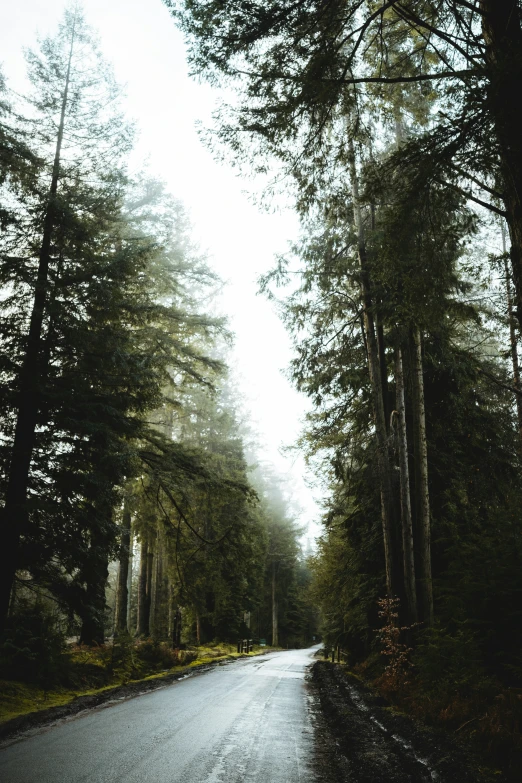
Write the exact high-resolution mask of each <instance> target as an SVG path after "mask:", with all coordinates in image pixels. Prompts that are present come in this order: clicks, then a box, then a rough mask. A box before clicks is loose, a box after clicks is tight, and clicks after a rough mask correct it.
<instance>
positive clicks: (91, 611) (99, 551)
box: [80, 531, 109, 645]
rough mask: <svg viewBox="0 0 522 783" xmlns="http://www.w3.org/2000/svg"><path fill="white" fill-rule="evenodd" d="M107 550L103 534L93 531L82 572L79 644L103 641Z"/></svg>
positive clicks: (107, 571) (100, 642)
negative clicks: (83, 589) (82, 598)
mask: <svg viewBox="0 0 522 783" xmlns="http://www.w3.org/2000/svg"><path fill="white" fill-rule="evenodd" d="M107 552H108V547H107V540H106V538H105V536H104V535H102V534H100V533H97V532H96V531H95V532H94V533H93V534H92V540H91V546H90V548H89V553H88V556H87V562H86V564H85V567H84V572H83V577H84V580H85V583H86V588H85V600H84V606H83V611H82V628H81V632H80V644H87V645H94V644H103V642H104V641H105V609H106V603H105V588H106V586H107V579H108V577H109V558H108V555H107Z"/></svg>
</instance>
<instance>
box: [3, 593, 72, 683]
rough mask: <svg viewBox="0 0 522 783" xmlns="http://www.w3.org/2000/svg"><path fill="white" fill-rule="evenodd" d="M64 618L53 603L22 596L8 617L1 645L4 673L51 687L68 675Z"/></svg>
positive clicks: (6, 675) (6, 676)
mask: <svg viewBox="0 0 522 783" xmlns="http://www.w3.org/2000/svg"><path fill="white" fill-rule="evenodd" d="M66 630H67V628H66V627H65V624H64V621H63V617H62V616H61V614H60V613H59V612H58V611H57V609H56V607H54V608H53V607H52V605H50V602H45V601H38V602H35V601H34V600H32V599H22V600H19V601H18V602H17V605H16V611H15V612H13V614H11V615H10V616H9V620H8V624H7V627H6V629H5V632H4V637H3V640H2V645H1V647H0V671H1V672H2V676H3V677H5V678H10V679H14V680H24V681H26V682H30V683H37V684H39V685H42V686H44V687H50V686H51V685H54V684H56V683H57V682H60V681H63V680H65V679H66V677H67V672H68V669H69V667H68V663H69V662H68V658H67V655H66V654H65V634H66Z"/></svg>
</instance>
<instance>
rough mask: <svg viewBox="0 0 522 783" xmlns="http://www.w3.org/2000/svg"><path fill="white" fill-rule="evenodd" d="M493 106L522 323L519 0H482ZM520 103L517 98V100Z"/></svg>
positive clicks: (521, 32)
mask: <svg viewBox="0 0 522 783" xmlns="http://www.w3.org/2000/svg"><path fill="white" fill-rule="evenodd" d="M480 11H481V13H482V14H483V16H482V34H483V36H484V41H485V44H486V66H487V75H488V81H489V85H488V96H487V101H488V108H489V110H490V112H491V115H492V117H493V122H494V124H495V133H496V137H497V141H498V143H499V148H500V162H501V171H502V178H503V201H504V205H505V208H506V220H507V223H508V226H509V233H510V236H511V265H512V269H513V281H514V284H515V292H516V301H517V307H516V315H517V318H518V321H519V323H520V324H521V326H522V114H521V112H520V111H518V110H517V107H516V104H517V102H518V101H519V99H518V98H517V97H516V96H517V95H518V96H520V95H521V94H522V28H521V24H520V11H519V3H518V1H517V0H481V2H480ZM514 102H515V103H514Z"/></svg>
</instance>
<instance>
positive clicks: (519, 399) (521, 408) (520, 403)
mask: <svg viewBox="0 0 522 783" xmlns="http://www.w3.org/2000/svg"><path fill="white" fill-rule="evenodd" d="M501 229H502V249H503V251H504V274H505V277H506V298H507V315H508V321H509V338H510V339H509V341H510V348H511V364H512V367H513V386H514V387H515V389H518V390H519V391H520V389H521V386H520V364H519V361H518V339H517V327H516V319H515V313H514V311H513V296H512V293H511V282H510V280H511V276H510V274H509V264H508V262H507V258H506V231H505V228H504V222H502V223H501ZM515 399H516V405H517V421H518V438H519V440H520V442H521V444H522V396H521V395H520V394H516V395H515ZM519 448H520V447H519Z"/></svg>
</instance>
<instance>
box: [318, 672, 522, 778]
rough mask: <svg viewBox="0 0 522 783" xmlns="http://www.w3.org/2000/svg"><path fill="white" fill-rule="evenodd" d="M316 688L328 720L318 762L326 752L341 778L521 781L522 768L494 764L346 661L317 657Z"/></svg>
mask: <svg viewBox="0 0 522 783" xmlns="http://www.w3.org/2000/svg"><path fill="white" fill-rule="evenodd" d="M310 687H311V689H312V692H313V693H314V695H315V697H316V700H317V702H318V704H319V705H320V710H321V715H322V717H323V719H324V720H323V728H322V729H321V722H319V724H318V730H319V732H320V734H321V735H322V736H321V741H320V743H319V747H320V748H321V752H320V753H319V755H318V759H317V764H318V766H319V768H320V767H321V755H323V754H324V757H325V759H327V760H328V762H329V764H330V765H331V760H332V758H333V759H334V764H333V767H332V766H330V769H331V773H332V775H331V778H330V779H331V780H334V781H335V783H344V782H345V781H347V780H356V781H357V783H429V782H431V781H440V783H482V782H484V783H486V781H501V782H502V783H504V782H506V783H507V781H520V776H519V775H520V770H519V771H518V776H517V772H516V771H515V772H514V773H513V774H509V773H507V772H505V770H504V771H503V770H500V769H494V768H491V766H490V764H488V760H487V758H482V757H481V756H480V754H478V753H477V751H476V750H475V749H473V748H472V747H471V746H470V745H469V743H464V742H460V741H459V738H458V737H456V736H455V735H452V734H450V733H449V732H448V731H445V730H443V729H437V728H433V727H431V726H430V727H428V726H426V725H424V724H423V723H421V722H420V721H418V720H416V719H413V718H412V717H410V716H408V715H405V714H403V713H401V712H399V711H398V710H396V709H395V708H393V707H391V706H390V705H389V704H388V703H387V702H386V700H385V699H384V698H383V697H382V696H380V695H379V694H378V693H377V692H376V691H375V690H373V689H372V688H370V687H369V686H368V685H366V684H364V683H363V682H362V680H361V679H360V678H359V677H357V676H355V675H354V674H352V673H351V672H350V671H349V670H348V668H347V667H346V666H344V665H342V664H341V665H338V664H331V663H329V662H327V661H317V662H316V663H315V664H314V666H313V667H312V671H311V676H310ZM506 766H508V765H506ZM513 775H514V776H513Z"/></svg>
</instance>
